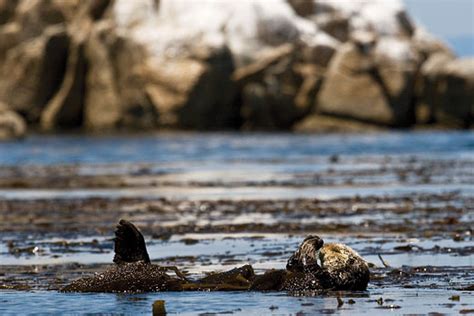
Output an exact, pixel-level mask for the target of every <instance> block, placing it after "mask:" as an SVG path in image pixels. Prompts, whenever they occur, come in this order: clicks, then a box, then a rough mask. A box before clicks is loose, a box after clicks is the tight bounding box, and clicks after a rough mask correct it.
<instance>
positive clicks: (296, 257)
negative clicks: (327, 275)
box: [286, 236, 324, 272]
mask: <svg viewBox="0 0 474 316" xmlns="http://www.w3.org/2000/svg"><path fill="white" fill-rule="evenodd" d="M323 245H324V241H323V240H322V239H321V238H319V237H318V236H308V237H306V238H305V239H304V240H303V242H302V243H301V245H300V246H299V247H298V250H296V251H295V253H294V254H293V255H292V256H291V257H290V259H288V262H287V264H286V269H287V270H288V271H292V272H303V271H305V270H307V269H314V268H319V265H318V253H319V249H321V247H322V246H323Z"/></svg>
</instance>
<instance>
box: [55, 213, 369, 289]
mask: <svg viewBox="0 0 474 316" xmlns="http://www.w3.org/2000/svg"><path fill="white" fill-rule="evenodd" d="M114 250H115V257H114V260H113V261H114V262H115V263H116V265H115V266H114V267H112V268H110V269H108V270H106V271H105V272H103V273H100V274H96V275H94V276H92V277H85V278H82V279H79V280H76V281H74V282H72V283H71V284H69V285H67V286H65V287H64V288H62V291H64V292H156V291H186V290H216V291H219V290H221V291H222V290H252V291H306V290H310V291H320V290H365V289H366V288H367V284H368V282H369V268H368V265H367V263H366V262H365V261H364V259H362V257H361V256H359V255H358V254H357V253H356V252H355V251H354V250H352V249H351V248H349V247H348V246H345V245H342V244H324V242H323V240H322V239H321V238H319V237H318V236H309V237H307V238H305V240H304V241H303V242H302V243H301V245H300V246H299V247H298V249H297V250H296V252H295V253H294V254H293V255H292V256H291V257H290V258H289V260H288V263H287V266H286V269H282V270H271V271H267V272H266V273H264V274H263V275H258V276H257V275H255V273H254V270H253V268H252V266H250V265H244V266H242V267H240V268H235V269H232V270H230V271H226V272H220V273H214V274H211V275H208V276H206V277H204V278H202V279H200V280H197V281H192V280H188V279H187V278H186V277H185V276H184V275H183V274H182V273H181V272H180V271H179V270H178V269H177V268H176V267H163V266H159V265H155V264H152V263H151V261H150V257H149V256H148V252H147V249H146V245H145V240H144V238H143V235H142V234H141V233H140V231H139V230H138V229H137V228H136V227H135V226H134V225H133V224H132V223H130V222H128V221H126V220H120V222H119V224H118V226H117V229H116V231H115V239H114ZM318 260H319V263H320V264H319V263H318ZM169 270H173V271H174V272H175V274H176V276H170V275H169V274H167V271H169Z"/></svg>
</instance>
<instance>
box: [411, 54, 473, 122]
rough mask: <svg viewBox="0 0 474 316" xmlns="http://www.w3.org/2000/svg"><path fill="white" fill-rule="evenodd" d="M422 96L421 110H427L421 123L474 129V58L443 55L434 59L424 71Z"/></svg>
mask: <svg viewBox="0 0 474 316" xmlns="http://www.w3.org/2000/svg"><path fill="white" fill-rule="evenodd" d="M419 94H420V96H419V99H420V101H419V105H418V107H419V108H420V109H424V111H425V113H419V120H420V122H421V123H436V124H439V125H444V126H449V127H465V128H467V127H470V126H472V125H473V118H474V58H463V59H453V58H452V57H451V56H449V55H445V54H442V53H439V54H435V55H433V56H431V58H430V59H428V61H427V62H426V63H425V64H424V65H423V67H422V69H421V80H420V86H419ZM420 112H421V111H420ZM426 117H428V119H426Z"/></svg>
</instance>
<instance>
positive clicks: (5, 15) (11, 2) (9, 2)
mask: <svg viewBox="0 0 474 316" xmlns="http://www.w3.org/2000/svg"><path fill="white" fill-rule="evenodd" d="M18 2H19V1H17V0H1V1H0V25H2V24H5V23H7V22H8V21H9V20H10V19H11V18H12V17H13V14H14V13H15V9H16V6H17V5H18Z"/></svg>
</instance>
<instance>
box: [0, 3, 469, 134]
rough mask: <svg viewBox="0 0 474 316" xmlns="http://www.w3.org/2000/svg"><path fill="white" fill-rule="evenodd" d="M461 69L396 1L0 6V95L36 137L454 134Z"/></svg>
mask: <svg viewBox="0 0 474 316" xmlns="http://www.w3.org/2000/svg"><path fill="white" fill-rule="evenodd" d="M440 56H444V57H440ZM470 65H471V62H470V61H465V60H463V61H456V60H455V59H454V56H453V55H452V53H451V51H450V50H449V48H447V47H446V46H445V45H444V44H443V43H442V42H440V41H439V40H437V39H436V38H434V37H433V36H431V35H430V34H429V33H427V32H426V31H424V30H423V29H422V28H420V27H418V26H417V25H415V24H414V23H413V22H412V20H411V19H410V17H409V16H408V14H407V13H406V11H405V10H404V8H403V5H402V2H401V1H398V0H393V1H390V2H387V1H382V0H371V1H363V2H361V1H353V2H352V1H351V2H344V3H342V2H341V1H338V0H309V1H306V0H305V1H300V0H271V1H270V0H269V1H212V0H204V1H188V0H160V1H155V0H136V1H129V0H114V1H111V0H85V1H79V0H71V1H61V0H16V1H5V0H0V101H3V102H4V103H5V104H8V107H9V110H10V111H13V112H15V113H18V114H20V115H21V116H22V117H23V118H24V119H25V120H26V122H27V123H28V124H30V125H33V126H35V125H38V126H40V127H41V128H43V129H44V130H53V129H57V128H82V129H85V130H92V131H97V130H114V129H130V128H133V129H155V128H172V129H199V130H209V129H247V130H255V129H271V130H273V129H299V128H300V127H299V126H304V129H305V130H323V129H325V127H324V126H327V127H328V128H329V129H333V126H335V125H337V124H339V123H338V122H340V124H347V122H355V123H354V124H353V126H357V128H358V127H359V126H360V125H364V124H366V125H367V126H368V127H372V126H375V125H378V126H385V127H387V126H390V127H407V126H412V125H413V124H416V123H422V124H430V123H436V124H445V125H448V126H456V127H458V126H462V127H466V126H469V125H470V124H471V121H472V103H470V102H469V100H470V99H471V97H472V93H471V91H472V89H471V88H470V87H471V84H472V80H471V78H472V67H471V66H470ZM453 104H454V105H453ZM323 120H327V121H328V122H329V121H330V123H328V124H324V122H323ZM311 124H313V125H314V124H316V125H321V126H311Z"/></svg>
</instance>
